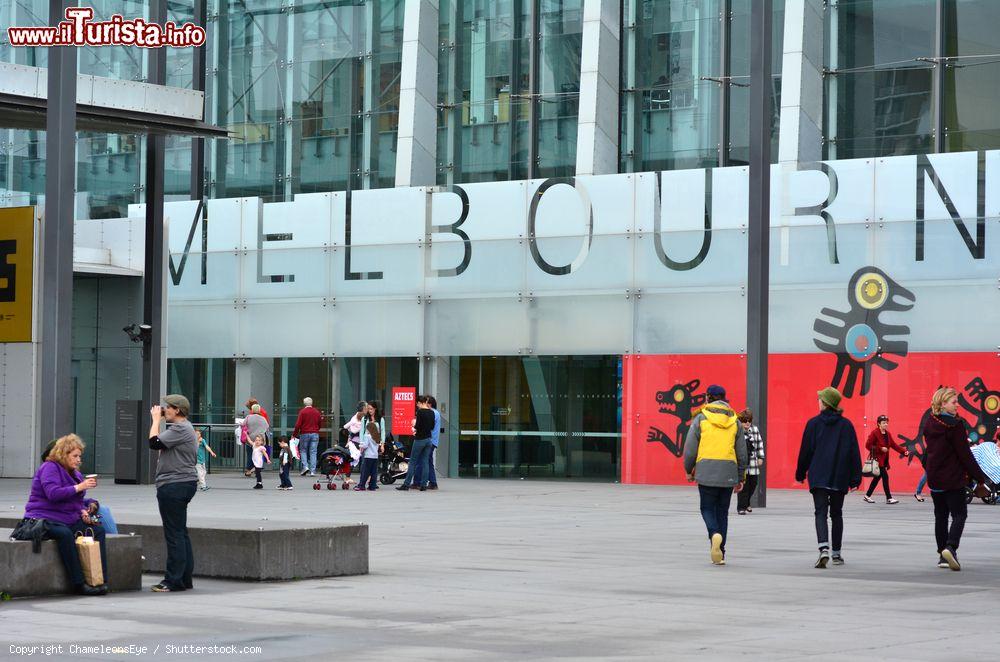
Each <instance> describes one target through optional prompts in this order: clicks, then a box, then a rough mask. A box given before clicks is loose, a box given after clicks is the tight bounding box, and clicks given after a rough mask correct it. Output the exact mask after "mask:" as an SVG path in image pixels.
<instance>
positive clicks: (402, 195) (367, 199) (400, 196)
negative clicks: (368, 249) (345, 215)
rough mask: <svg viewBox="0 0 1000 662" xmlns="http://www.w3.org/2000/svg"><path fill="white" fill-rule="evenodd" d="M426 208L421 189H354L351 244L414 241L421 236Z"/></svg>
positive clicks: (425, 197)
mask: <svg viewBox="0 0 1000 662" xmlns="http://www.w3.org/2000/svg"><path fill="white" fill-rule="evenodd" d="M426 210H427V189H425V188H396V189H373V190H370V191H354V192H353V193H352V194H351V244H352V245H360V244H384V243H413V244H416V243H417V242H419V241H421V240H422V239H423V238H424V231H425V225H426Z"/></svg>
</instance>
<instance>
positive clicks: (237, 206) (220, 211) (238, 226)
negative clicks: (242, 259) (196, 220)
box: [168, 198, 255, 251]
mask: <svg viewBox="0 0 1000 662" xmlns="http://www.w3.org/2000/svg"><path fill="white" fill-rule="evenodd" d="M254 199H255V198H250V200H254ZM245 200H247V198H226V199H224V200H209V201H208V250H209V251H231V250H236V249H238V248H239V247H240V246H242V245H243V243H242V237H243V203H244V201H245ZM168 204H174V203H172V202H171V203H168ZM189 229H190V228H189ZM172 232H173V231H171V233H172ZM184 237H185V241H187V234H186V233H185V235H184ZM171 241H173V240H172V239H171ZM195 242H196V243H194V244H192V249H193V248H194V246H200V245H201V243H200V241H199V238H198V236H197V235H196V236H195ZM172 245H173V244H171V246H172ZM183 247H184V246H183V244H182V245H181V248H183Z"/></svg>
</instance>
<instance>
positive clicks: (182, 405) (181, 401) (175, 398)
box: [163, 393, 191, 416]
mask: <svg viewBox="0 0 1000 662" xmlns="http://www.w3.org/2000/svg"><path fill="white" fill-rule="evenodd" d="M163 402H164V403H165V404H166V405H167V406H168V407H173V408H174V409H176V410H177V411H179V412H180V413H181V416H187V415H188V412H190V411H191V403H190V402H188V399H187V398H185V397H184V396H183V395H177V394H176V393H171V394H170V395H165V396H163Z"/></svg>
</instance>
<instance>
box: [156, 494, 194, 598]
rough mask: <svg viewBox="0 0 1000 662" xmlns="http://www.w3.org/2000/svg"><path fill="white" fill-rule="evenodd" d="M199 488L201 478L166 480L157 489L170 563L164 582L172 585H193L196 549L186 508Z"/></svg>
mask: <svg viewBox="0 0 1000 662" xmlns="http://www.w3.org/2000/svg"><path fill="white" fill-rule="evenodd" d="M197 490H198V481H194V480H192V481H190V482H184V483H167V484H166V485H161V486H159V487H157V488H156V502H157V504H158V505H159V507H160V519H162V520H163V539H164V541H165V542H166V544H167V563H166V566H167V567H166V572H165V573H164V577H163V581H164V583H166V584H169V585H170V588H173V589H175V590H181V591H183V590H184V589H186V588H191V585H192V582H191V576H192V574H194V552H193V551H192V550H191V537H190V536H189V535H188V530H187V508H188V504H189V503H190V502H191V499H193V498H194V494H195V492H196V491H197Z"/></svg>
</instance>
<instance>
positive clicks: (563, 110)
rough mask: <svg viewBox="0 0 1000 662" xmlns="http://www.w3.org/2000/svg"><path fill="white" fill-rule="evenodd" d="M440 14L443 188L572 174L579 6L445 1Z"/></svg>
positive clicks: (567, 1)
mask: <svg viewBox="0 0 1000 662" xmlns="http://www.w3.org/2000/svg"><path fill="white" fill-rule="evenodd" d="M439 16H440V21H439V38H440V48H439V51H438V100H439V106H438V108H439V112H438V133H439V137H438V173H439V175H438V180H439V182H440V183H442V184H445V183H449V182H454V183H462V182H483V181H501V180H509V179H527V178H529V177H531V176H532V173H535V174H537V175H538V176H543V177H549V176H557V175H572V174H573V173H574V172H575V170H576V125H577V115H578V114H579V94H580V49H581V40H582V30H583V1H582V0H562V1H558V0H527V1H525V2H515V1H513V0H502V1H500V2H484V1H483V0H443V1H442V2H441V4H440V13H439ZM533 18H534V21H535V24H533V22H532V19H533ZM532 35H535V37H536V38H535V39H532ZM533 43H534V44H537V46H536V51H535V52H534V55H535V58H536V65H537V76H536V79H535V84H534V89H532V85H531V81H532V77H531V63H532V55H533V53H532V50H531V48H532V44H533ZM533 115H534V117H535V119H536V120H537V122H536V125H537V126H536V127H535V132H536V135H535V136H534V137H533V136H532V135H531V122H530V119H531V118H532V116H533ZM533 140H534V147H535V150H532V149H531V148H532V141H533ZM533 151H534V152H536V163H535V164H530V163H529V161H530V159H531V154H532V152H533ZM533 166H534V167H533Z"/></svg>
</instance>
